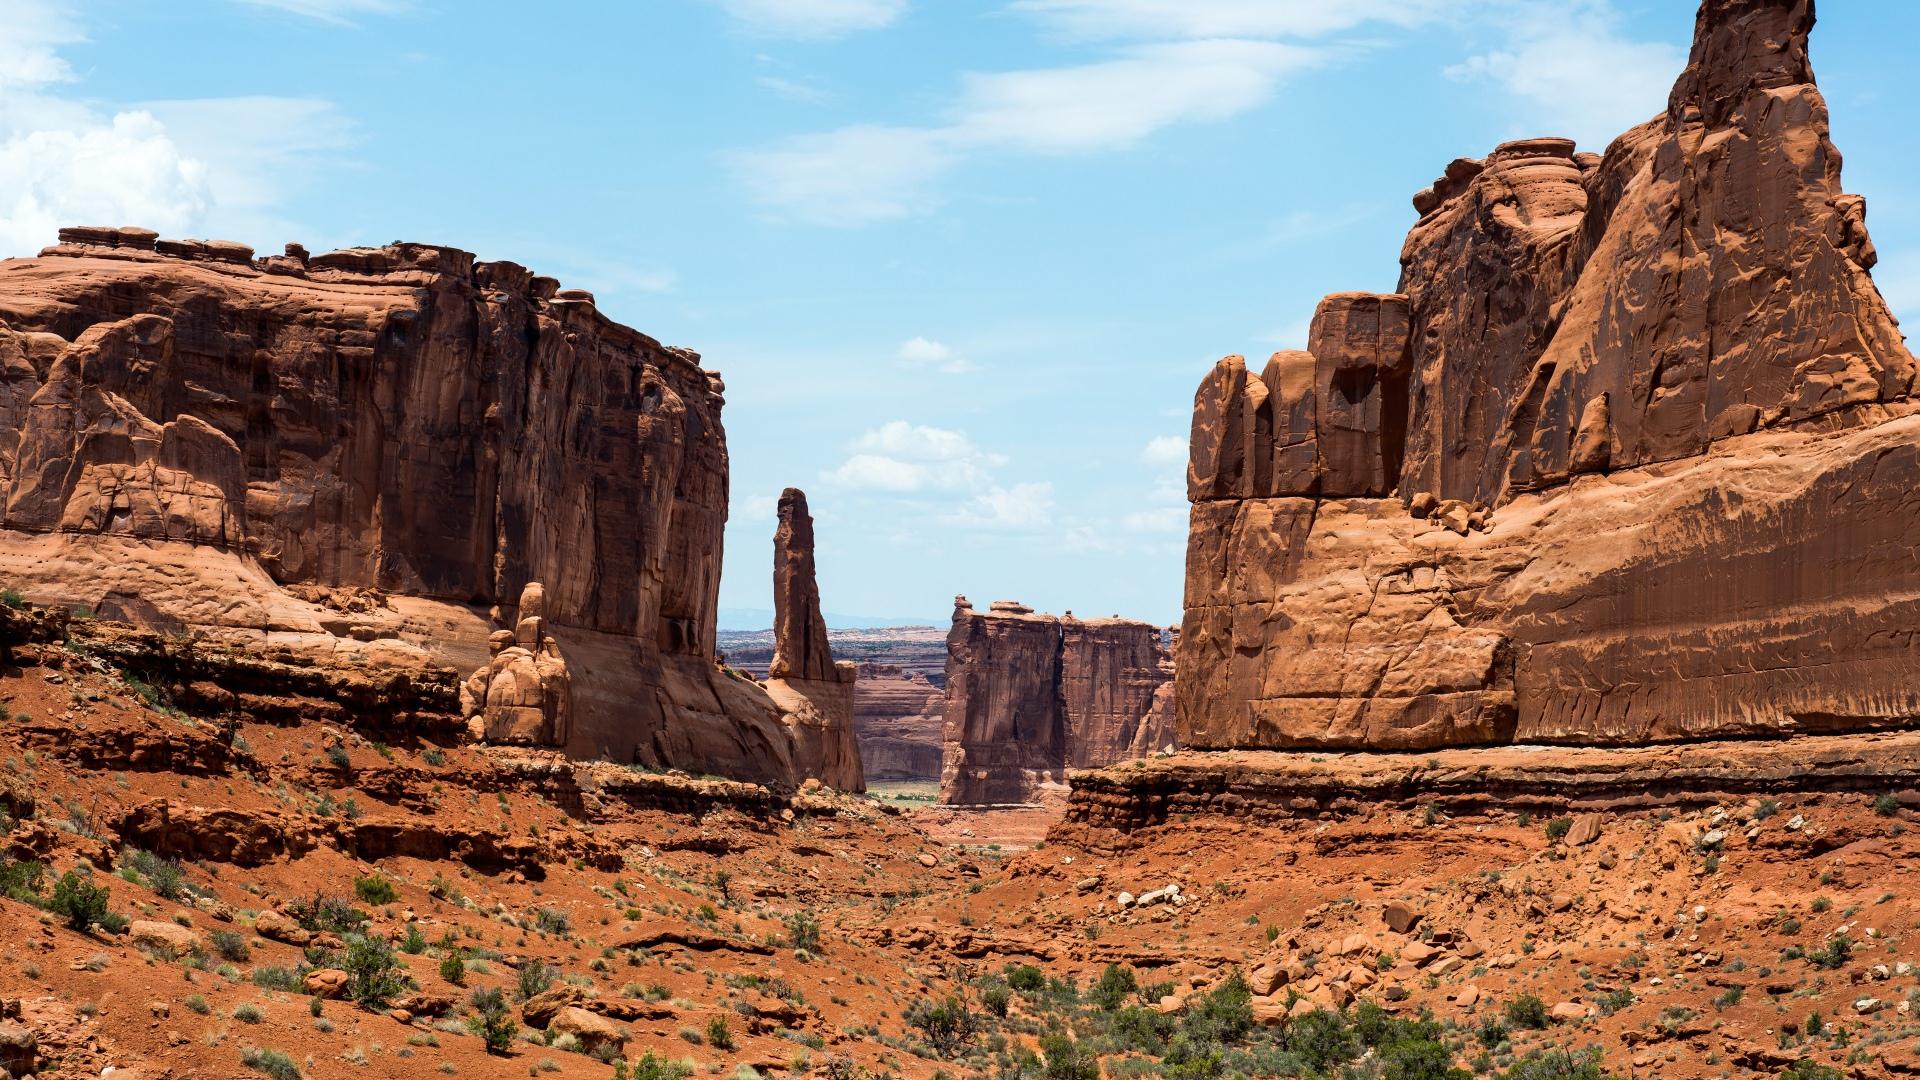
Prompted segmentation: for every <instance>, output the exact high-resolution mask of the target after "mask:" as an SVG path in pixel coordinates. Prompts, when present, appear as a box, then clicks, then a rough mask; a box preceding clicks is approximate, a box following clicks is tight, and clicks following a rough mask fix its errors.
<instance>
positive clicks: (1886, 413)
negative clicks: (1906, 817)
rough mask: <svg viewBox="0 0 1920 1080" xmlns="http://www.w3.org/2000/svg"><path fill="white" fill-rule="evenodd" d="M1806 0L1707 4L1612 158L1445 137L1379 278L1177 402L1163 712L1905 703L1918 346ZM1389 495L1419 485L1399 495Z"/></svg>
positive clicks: (1279, 718) (1488, 714)
mask: <svg viewBox="0 0 1920 1080" xmlns="http://www.w3.org/2000/svg"><path fill="white" fill-rule="evenodd" d="M1812 25H1813V11H1812V4H1811V3H1809V2H1807V0H1706V2H1705V3H1703V4H1702V5H1701V8H1700V14H1699V19H1698V25H1697V29H1696V37H1695V41H1694V46H1693V52H1692V56H1691V59H1690V61H1689V63H1688V66H1687V69H1686V71H1685V72H1684V73H1683V74H1682V75H1681V77H1680V79H1679V81H1678V83H1677V84H1676V86H1675V87H1674V91H1673V95H1672V98H1671V100H1670V102H1669V105H1668V108H1667V110H1666V112H1665V113H1663V114H1662V115H1660V116H1658V117H1655V118H1654V119H1653V120H1650V121H1648V122H1647V123H1646V124H1643V125H1641V126H1639V127H1637V128H1635V129H1633V130H1632V131H1629V132H1628V133H1626V134H1625V135H1623V136H1621V137H1620V138H1619V139H1617V140H1615V141H1614V143H1613V144H1612V146H1610V147H1609V148H1608V149H1607V152H1606V154H1605V155H1604V156H1596V155H1592V154H1576V153H1575V152H1574V147H1573V145H1572V144H1571V143H1570V142H1567V141H1566V140H1561V139H1530V140H1525V141H1521V142H1513V143H1508V144H1505V145H1503V146H1501V147H1499V148H1498V149H1496V150H1495V151H1494V152H1493V154H1491V155H1490V156H1489V157H1488V158H1487V159H1486V160H1484V161H1478V160H1469V159H1462V160H1459V161H1455V162H1454V163H1453V164H1451V165H1449V166H1448V167H1447V169H1446V173H1445V175H1444V176H1442V177H1441V179H1439V180H1438V181H1436V182H1435V184H1434V186H1433V187H1432V188H1430V189H1428V190H1426V191H1423V192H1421V193H1420V194H1419V195H1417V196H1416V197H1415V199H1414V205H1415V207H1416V209H1417V210H1418V212H1419V214H1420V220H1419V222H1418V223H1417V224H1416V225H1415V226H1414V228H1413V230H1412V232H1411V233H1410V234H1409V235H1408V238H1407V242H1406V246H1405V248H1404V249H1403V251H1402V254H1401V261H1402V266H1403V272H1402V276H1401V281H1400V288H1399V292H1398V293H1396V294H1393V295H1385V296H1373V295H1366V294H1353V293H1345V294H1336V295H1334V296H1330V297H1328V298H1327V299H1326V300H1325V301H1324V302H1323V303H1322V304H1321V306H1320V309H1319V311H1318V313H1317V314H1316V315H1315V318H1314V321H1313V326H1312V331H1311V334H1310V340H1309V350H1308V355H1302V354H1299V353H1283V354H1279V355H1277V356H1275V357H1274V359H1273V360H1272V361H1271V362H1270V363H1269V364H1268V365H1267V367H1266V369H1265V371H1264V372H1262V373H1261V374H1258V375H1256V374H1253V373H1250V372H1248V371H1247V370H1246V365H1245V364H1244V362H1242V361H1241V360H1240V359H1239V358H1237V357H1230V358H1228V359H1227V360H1225V361H1222V362H1221V364H1220V365H1219V367H1217V368H1216V369H1215V371H1214V372H1213V373H1212V374H1211V375H1210V376H1209V377H1208V378H1207V380H1206V381H1205V382H1204V383H1203V384H1202V386H1201V388H1200V392H1199V394H1198V395H1197V397H1196V399H1195V411H1194V428H1193V455H1192V464H1191V467H1190V470H1189V494H1190V496H1191V499H1192V501H1193V503H1194V507H1193V518H1192V531H1191V535H1190V541H1189V547H1188V562H1187V612H1186V619H1185V623H1184V633H1183V635H1182V638H1181V647H1180V658H1179V663H1180V672H1181V678H1180V682H1179V687H1178V694H1177V696H1178V717H1179V728H1180V731H1181V734H1182V738H1183V741H1184V742H1185V743H1187V744H1189V745H1192V746H1195V747H1202V748H1219V747H1230V746H1249V747H1304V746H1371V747H1381V748H1396V749H1405V748H1424V747H1435V746H1442V745H1454V744H1468V743H1487V742H1504V741H1508V740H1514V739H1520V740H1556V741H1567V742H1590V743H1632V742H1642V741H1650V740H1661V739H1680V738H1704V737H1714V736H1727V735H1741V734H1758V733H1775V732H1787V731H1799V730H1810V729H1851V728H1863V727H1875V726H1886V725H1898V724H1904V723H1907V722H1909V721H1910V720H1911V719H1912V718H1914V717H1916V716H1920V690H1916V689H1915V688H1914V685H1913V682H1912V679H1911V678H1910V677H1909V675H1908V674H1907V673H1908V672H1910V671H1912V670H1913V669H1914V668H1915V666H1916V663H1920V655H1917V654H1916V646H1915V645H1914V644H1912V642H1911V639H1910V638H1909V637H1908V635H1906V634H1904V633H1902V632H1900V631H1899V630H1897V629H1896V628H1897V627H1900V626H1903V625H1906V624H1908V623H1910V621H1911V620H1912V618H1913V617H1914V615H1915V612H1914V611H1913V610H1912V608H1913V605H1914V601H1912V600H1911V599H1910V598H1911V597H1912V596H1913V595H1915V592H1914V590H1915V589H1916V587H1920V572H1917V571H1916V570H1915V566H1916V563H1915V561H1914V558H1913V556H1914V554H1915V548H1916V545H1917V542H1916V539H1915V535H1914V533H1913V530H1912V527H1911V520H1912V515H1911V513H1910V510H1909V509H1908V505H1907V503H1908V499H1909V495H1908V493H1909V492H1910V491H1912V490H1913V489H1914V487H1915V485H1916V484H1920V453H1917V452H1916V449H1915V441H1916V440H1915V435H1916V433H1917V432H1920V416H1915V415H1914V414H1915V405H1914V403H1913V402H1912V401H1911V400H1910V398H1909V395H1910V391H1911V389H1912V383H1913V378H1914V364H1913V359H1912V357H1911V355H1910V354H1909V353H1908V351H1907V349H1906V347H1905V345H1904V344H1903V342H1902V338H1901V335H1900V333H1899V330H1898V327H1897V325H1896V323H1895V321H1894V320H1893V318H1892V317H1891V315H1890V314H1889V313H1888V311H1887V308H1886V305H1885V303H1884V302H1883V301H1882V299H1881V297H1880V295H1879V293H1878V292H1877V291H1876V290H1875V288H1874V286H1873V283H1872V280H1871V279H1870V277H1869V274H1868V271H1869V270H1870V269H1871V268H1872V266H1873V264H1874V261H1875V253H1874V250H1873V246H1872V243H1871V242H1870V241H1869V240H1868V238H1867V234H1866V228H1865V223H1864V206H1863V203H1862V200H1861V199H1860V198H1859V197H1857V196H1852V195H1848V194H1846V193H1845V192H1844V191H1843V189H1842V188H1841V186H1840V156H1839V153H1838V152H1837V151H1836V150H1835V149H1834V147H1833V144H1832V142H1831V141H1830V139H1829V138H1828V126H1827V110H1826V105H1825V102H1824V101H1823V99H1822V98H1821V96H1820V92H1819V90H1818V89H1817V88H1816V87H1815V86H1814V84H1813V76H1812V71H1811V68H1810V66H1809V63H1808V60H1807V48H1806V47H1807V36H1808V32H1809V31H1810V29H1811V27H1812ZM1409 511H1411V515H1410V514H1409Z"/></svg>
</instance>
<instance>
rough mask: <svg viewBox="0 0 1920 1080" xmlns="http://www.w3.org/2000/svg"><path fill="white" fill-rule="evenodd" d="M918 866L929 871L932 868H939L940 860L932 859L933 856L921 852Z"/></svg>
mask: <svg viewBox="0 0 1920 1080" xmlns="http://www.w3.org/2000/svg"><path fill="white" fill-rule="evenodd" d="M920 865H921V866H924V867H927V868H929V869H931V868H933V867H936V866H939V865H940V860H939V859H936V858H934V857H933V855H931V854H929V853H928V852H925V851H923V852H921V853H920Z"/></svg>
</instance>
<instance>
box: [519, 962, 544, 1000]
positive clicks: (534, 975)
mask: <svg viewBox="0 0 1920 1080" xmlns="http://www.w3.org/2000/svg"><path fill="white" fill-rule="evenodd" d="M553 976H554V970H553V969H552V968H550V967H548V966H547V965H545V964H543V963H541V962H540V961H538V960H535V961H532V962H531V963H529V964H527V966H526V967H523V968H521V969H520V975H519V977H518V979H516V980H515V984H514V991H515V992H516V993H518V994H519V995H520V1000H521V1001H527V1000H529V999H531V998H532V997H534V995H536V994H539V993H541V992H543V991H545V990H546V989H547V988H548V987H550V986H552V985H553Z"/></svg>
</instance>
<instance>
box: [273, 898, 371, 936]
mask: <svg viewBox="0 0 1920 1080" xmlns="http://www.w3.org/2000/svg"><path fill="white" fill-rule="evenodd" d="M287 911H288V912H289V913H290V914H291V915H292V916H293V918H294V921H295V922H298V923H299V924H300V925H301V927H302V928H304V929H307V930H312V931H313V932H315V933H325V934H351V933H356V932H358V931H359V929H360V928H361V927H362V926H365V925H366V922H367V913H366V912H364V911H361V910H360V909H359V908H357V907H354V906H353V905H352V904H351V903H348V902H347V900H346V899H345V898H344V897H339V896H327V895H324V894H322V893H315V894H314V895H313V898H312V899H310V900H295V901H293V902H292V903H290V904H288V905H287Z"/></svg>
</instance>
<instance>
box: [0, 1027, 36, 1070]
mask: <svg viewBox="0 0 1920 1080" xmlns="http://www.w3.org/2000/svg"><path fill="white" fill-rule="evenodd" d="M39 1063H40V1040H39V1038H38V1037H37V1036H35V1035H34V1033H33V1032H32V1031H31V1030H29V1029H28V1028H27V1026H26V1025H25V1024H22V1023H20V1022H19V1021H18V1020H0V1071H4V1072H6V1073H8V1074H9V1075H12V1076H32V1075H33V1074H34V1073H35V1072H37V1071H38V1070H39Z"/></svg>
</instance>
